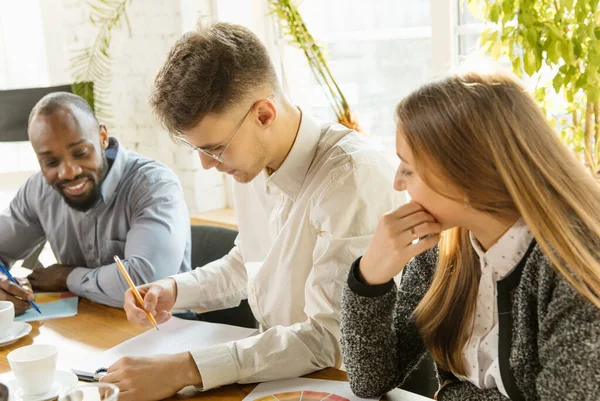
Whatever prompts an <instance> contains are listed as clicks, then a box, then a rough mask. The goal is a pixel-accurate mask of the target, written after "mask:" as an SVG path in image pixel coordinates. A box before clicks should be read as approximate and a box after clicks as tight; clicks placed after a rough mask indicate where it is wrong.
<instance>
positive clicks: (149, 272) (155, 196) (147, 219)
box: [67, 180, 190, 307]
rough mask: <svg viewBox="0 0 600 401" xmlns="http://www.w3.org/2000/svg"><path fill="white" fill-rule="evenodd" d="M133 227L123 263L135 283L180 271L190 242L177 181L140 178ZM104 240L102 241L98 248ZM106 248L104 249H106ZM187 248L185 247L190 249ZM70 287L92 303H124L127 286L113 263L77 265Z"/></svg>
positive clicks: (110, 304)
mask: <svg viewBox="0 0 600 401" xmlns="http://www.w3.org/2000/svg"><path fill="white" fill-rule="evenodd" d="M130 202H131V206H126V207H131V208H132V212H131V215H132V218H131V226H130V229H129V231H128V232H127V237H126V241H125V254H124V255H119V256H122V257H123V258H122V262H123V265H124V267H125V269H126V270H127V272H128V273H129V275H130V276H131V279H132V280H133V282H134V283H135V284H136V285H142V284H146V283H150V282H152V281H156V280H159V279H162V278H165V277H168V276H170V275H172V274H175V273H177V272H178V271H179V269H180V267H181V265H182V262H183V260H184V257H189V255H188V253H189V252H186V246H187V245H188V244H189V241H190V220H189V214H188V210H187V207H186V204H185V201H184V198H183V191H182V189H181V185H180V184H179V182H178V181H176V180H159V181H154V182H152V181H144V182H143V184H140V185H138V186H137V187H136V188H135V191H133V192H132V196H131V199H130ZM103 245H106V244H100V246H101V247H103ZM109 251H110V250H109V249H105V250H103V252H109ZM188 251H189V249H188ZM67 285H68V287H69V290H70V291H71V292H73V293H75V294H78V295H81V296H85V297H86V298H89V299H91V300H92V301H95V302H98V303H102V304H105V305H109V306H115V307H123V299H124V297H123V296H124V293H125V291H126V290H127V289H128V288H129V286H128V285H127V282H126V281H125V278H124V277H123V275H122V274H121V272H120V271H119V269H118V266H117V265H116V264H115V263H111V264H107V265H105V266H101V267H98V268H94V269H89V268H83V267H80V268H76V269H74V270H73V272H72V273H71V274H70V275H69V277H68V280H67Z"/></svg>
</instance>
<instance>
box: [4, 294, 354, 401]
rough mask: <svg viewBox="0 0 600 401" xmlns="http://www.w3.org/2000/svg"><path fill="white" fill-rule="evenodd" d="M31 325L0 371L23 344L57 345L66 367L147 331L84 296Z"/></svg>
mask: <svg viewBox="0 0 600 401" xmlns="http://www.w3.org/2000/svg"><path fill="white" fill-rule="evenodd" d="M30 324H31V326H32V330H31V333H30V334H29V335H28V336H26V337H24V338H21V339H20V340H18V341H17V342H15V343H14V344H11V345H9V346H7V347H5V348H1V349H0V356H1V358H0V373H6V372H9V371H10V366H9V365H8V361H7V359H6V355H7V354H8V353H9V352H10V351H12V350H14V349H17V348H20V347H23V346H25V345H30V344H34V343H36V344H44V343H47V344H54V345H56V346H57V347H58V348H59V368H60V369H65V370H66V369H68V368H69V367H70V366H73V364H74V362H76V361H77V360H78V358H81V356H82V355H89V353H90V352H102V351H105V350H107V349H109V348H112V347H114V346H115V345H117V344H120V343H122V342H123V341H125V340H128V339H130V338H131V337H133V336H136V335H138V334H141V333H142V332H144V331H146V330H147V329H146V328H143V327H141V326H138V325H136V324H132V323H129V322H128V321H127V319H126V317H125V312H124V311H123V310H121V309H115V308H109V307H107V306H102V305H98V304H95V303H93V302H91V301H88V300H86V299H82V300H81V301H80V303H79V312H78V315H77V316H74V317H69V318H64V319H55V320H47V321H43V322H32V323H30ZM307 377H311V378H319V379H329V380H346V374H345V373H344V372H342V371H340V370H337V369H325V370H323V371H321V372H317V373H314V374H312V375H309V376H307ZM254 387H255V385H253V384H248V385H237V384H236V385H230V386H225V387H222V388H218V389H214V390H210V391H207V392H204V393H199V392H198V391H196V390H195V389H194V388H186V389H184V390H183V391H182V392H181V393H179V394H177V395H176V396H175V397H172V398H171V400H183V399H185V400H204V401H212V400H213V399H214V400H219V401H240V400H242V399H243V398H244V397H245V396H246V395H248V394H249V393H250V392H251V391H252V390H253V389H254ZM140 401H142V400H140Z"/></svg>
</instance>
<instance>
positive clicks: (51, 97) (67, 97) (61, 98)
mask: <svg viewBox="0 0 600 401" xmlns="http://www.w3.org/2000/svg"><path fill="white" fill-rule="evenodd" d="M70 106H72V107H77V108H78V109H79V110H81V111H83V112H84V113H85V114H87V115H89V116H90V117H91V118H93V119H94V121H96V123H98V119H97V118H96V115H95V114H94V110H92V108H91V107H90V105H89V104H88V102H86V101H85V99H84V98H82V97H81V96H77V95H75V94H73V93H69V92H52V93H49V94H47V95H46V96H44V97H43V98H41V99H40V101H38V102H37V103H36V105H35V106H34V107H33V109H32V110H31V113H29V121H28V123H27V124H28V125H29V124H31V120H33V118H34V117H35V116H37V115H38V114H41V115H43V116H50V115H52V114H54V113H55V112H56V111H57V110H64V109H68V108H69V107H70Z"/></svg>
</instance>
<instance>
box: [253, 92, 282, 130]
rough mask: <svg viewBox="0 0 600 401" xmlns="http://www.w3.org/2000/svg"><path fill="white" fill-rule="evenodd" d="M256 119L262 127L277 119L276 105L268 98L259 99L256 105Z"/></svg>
mask: <svg viewBox="0 0 600 401" xmlns="http://www.w3.org/2000/svg"><path fill="white" fill-rule="evenodd" d="M254 107H255V108H256V111H257V114H258V121H259V122H260V124H261V125H262V126H263V127H265V128H266V127H268V126H270V125H271V124H273V123H274V122H275V120H277V106H275V103H274V102H273V100H271V99H269V98H265V99H261V100H259V101H258V102H257V103H256V105H255V106H254Z"/></svg>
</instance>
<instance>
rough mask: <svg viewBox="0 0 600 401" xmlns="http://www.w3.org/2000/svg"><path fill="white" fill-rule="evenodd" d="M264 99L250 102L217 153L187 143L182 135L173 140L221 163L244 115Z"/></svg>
mask: <svg viewBox="0 0 600 401" xmlns="http://www.w3.org/2000/svg"><path fill="white" fill-rule="evenodd" d="M272 97H273V95H271V96H267V97H266V98H264V99H270V98H272ZM264 99H259V100H257V101H256V102H254V103H252V106H250V108H249V109H248V111H247V112H246V114H244V117H243V118H242V120H241V121H240V122H239V123H238V125H236V127H235V130H234V131H233V134H231V136H230V137H229V140H228V141H227V143H226V144H225V147H224V148H223V150H222V151H221V152H220V153H219V154H216V153H213V152H211V151H210V150H206V149H203V148H201V147H199V146H196V145H192V144H191V143H189V142H188V141H187V139H184V138H183V137H182V136H176V137H175V140H176V141H177V142H179V143H180V144H182V145H185V146H187V147H188V148H191V149H193V150H195V151H197V152H200V153H203V154H205V155H206V156H209V157H212V158H213V159H215V160H216V161H218V162H219V163H223V154H224V153H225V151H226V150H227V148H228V147H229V144H230V143H231V141H232V140H233V137H234V136H235V134H237V132H238V131H239V130H240V127H241V126H242V124H243V123H244V121H246V117H248V114H250V112H251V111H252V109H253V108H254V106H256V103H258V102H260V101H261V100H264Z"/></svg>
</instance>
